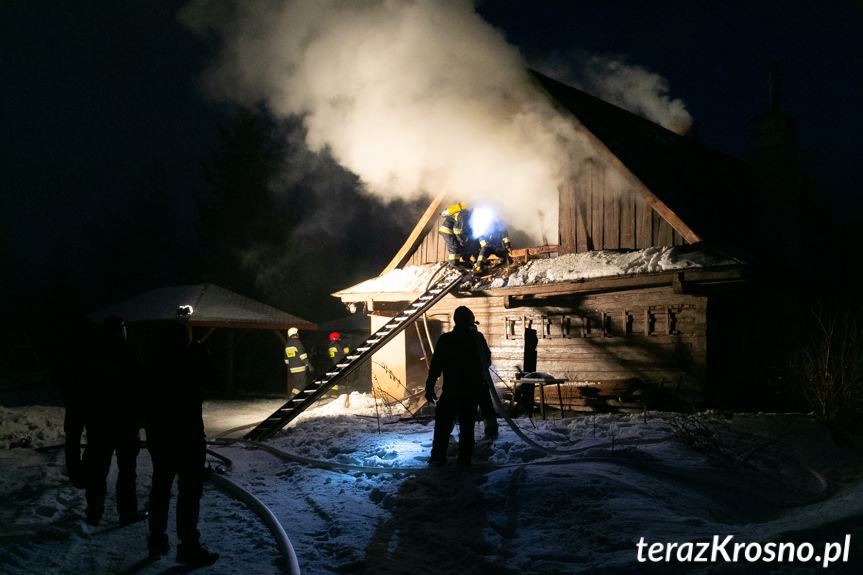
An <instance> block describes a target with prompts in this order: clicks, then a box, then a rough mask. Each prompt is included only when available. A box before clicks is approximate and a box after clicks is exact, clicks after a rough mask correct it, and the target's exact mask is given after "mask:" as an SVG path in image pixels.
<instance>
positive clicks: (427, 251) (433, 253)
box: [405, 216, 447, 266]
mask: <svg viewBox="0 0 863 575" xmlns="http://www.w3.org/2000/svg"><path fill="white" fill-rule="evenodd" d="M440 222H441V217H440V216H436V220H435V222H434V225H433V226H431V228H430V229H429V232H428V234H427V235H426V237H425V239H423V241H422V243H421V244H420V245H419V247H417V249H416V251H415V252H414V253H413V254H412V255H411V257H410V258H409V259H408V261H407V263H406V264H405V265H407V266H416V265H422V264H431V263H436V262H444V261H446V260H447V251H446V244H445V243H444V241H443V238H441V235H440V234H439V233H438V231H437V230H438V227H439V226H440Z"/></svg>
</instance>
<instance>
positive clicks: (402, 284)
mask: <svg viewBox="0 0 863 575" xmlns="http://www.w3.org/2000/svg"><path fill="white" fill-rule="evenodd" d="M440 269H441V265H440V264H430V265H421V266H408V267H406V268H403V269H394V270H392V271H389V272H387V273H385V274H383V275H381V276H378V277H376V278H372V279H369V280H366V281H364V282H363V283H360V284H357V285H355V286H353V287H350V288H347V289H344V290H341V291H340V292H338V293H339V294H355V293H423V292H424V291H426V289H428V287H429V284H430V282H431V281H432V280H433V279H434V277H435V274H436V273H437V272H438V271H439V270H440Z"/></svg>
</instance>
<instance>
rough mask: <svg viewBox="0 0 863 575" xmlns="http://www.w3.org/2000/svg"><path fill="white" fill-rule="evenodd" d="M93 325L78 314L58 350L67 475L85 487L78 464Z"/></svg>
mask: <svg viewBox="0 0 863 575" xmlns="http://www.w3.org/2000/svg"><path fill="white" fill-rule="evenodd" d="M95 335H96V326H95V325H94V324H93V323H92V322H91V321H90V320H88V319H87V318H85V317H81V318H78V319H76V320H75V321H73V322H72V325H71V332H70V334H69V336H68V337H67V338H66V342H65V344H64V345H63V346H62V350H61V352H60V356H61V365H60V366H59V368H58V372H59V373H60V394H61V396H62V397H63V406H64V407H65V408H66V413H65V417H64V419H63V432H64V433H65V435H66V449H65V451H66V474H67V475H68V476H69V480H70V481H71V482H72V484H73V485H74V486H75V487H77V488H79V489H83V488H84V487H86V480H85V477H84V470H83V466H82V464H81V437H82V435H83V434H84V417H85V405H86V390H87V381H88V377H89V373H88V370H89V369H90V366H91V364H92V361H93V346H94V338H95Z"/></svg>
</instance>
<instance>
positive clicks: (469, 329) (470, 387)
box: [425, 306, 491, 467]
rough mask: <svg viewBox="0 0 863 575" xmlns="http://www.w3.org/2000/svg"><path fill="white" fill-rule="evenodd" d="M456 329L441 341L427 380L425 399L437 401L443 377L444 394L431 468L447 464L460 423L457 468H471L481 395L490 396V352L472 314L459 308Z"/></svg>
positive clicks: (441, 401)
mask: <svg viewBox="0 0 863 575" xmlns="http://www.w3.org/2000/svg"><path fill="white" fill-rule="evenodd" d="M453 321H454V323H455V327H454V328H453V330H452V331H450V332H448V333H445V334H442V335H441V336H440V338H438V341H437V345H436V346H435V351H434V355H433V356H432V360H431V366H430V367H429V374H428V378H427V379H426V391H425V397H426V399H427V400H428V401H429V402H435V401H437V395H436V394H435V391H434V387H435V383H436V382H437V379H438V377H440V375H441V373H443V390H442V391H441V397H440V401H438V402H437V407H436V408H435V428H434V440H433V441H432V450H431V457H430V458H429V463H430V464H432V465H444V464H446V451H447V447H448V445H449V436H450V432H451V431H452V428H453V423H454V422H455V421H456V420H458V424H459V441H458V465H459V467H470V463H471V456H472V455H473V447H474V437H473V426H474V422H475V421H476V411H477V405H478V403H479V398H480V395H481V394H483V393H485V394H488V393H489V391H488V388H487V386H486V377H487V376H486V374H485V372H487V371H488V366H489V365H491V350H489V348H488V344H487V343H486V341H485V337H483V335H482V334H481V333H480V332H479V331H478V330H477V329H476V323H477V322H476V319H475V318H474V315H473V312H472V311H470V309H468V308H467V307H465V306H460V307H458V308H457V309H456V310H455V313H453Z"/></svg>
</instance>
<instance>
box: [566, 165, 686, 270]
mask: <svg viewBox="0 0 863 575" xmlns="http://www.w3.org/2000/svg"><path fill="white" fill-rule="evenodd" d="M558 234H559V248H558V253H559V254H560V255H564V254H571V253H583V252H589V251H595V250H616V249H645V248H650V247H658V246H676V245H683V244H684V243H685V241H684V239H683V237H682V236H681V235H680V234H679V233H677V232H676V231H675V230H674V228H672V227H671V226H670V225H669V224H668V222H666V221H665V220H664V219H663V218H662V217H661V216H660V215H659V214H658V213H657V212H656V211H655V210H654V209H653V208H651V207H650V205H648V203H647V201H645V200H644V199H643V198H642V197H641V195H639V194H638V193H637V192H636V191H635V189H634V188H633V187H632V186H630V185H629V184H628V183H626V182H625V181H624V180H623V179H622V178H621V177H619V176H617V174H616V173H614V172H612V171H611V170H610V169H609V168H608V166H607V165H605V164H604V163H603V162H602V161H601V160H591V161H587V162H585V163H584V164H583V166H582V167H581V169H580V170H579V171H578V174H577V175H573V176H572V177H570V178H569V179H568V180H567V181H565V182H564V183H563V184H562V185H561V186H560V189H559V216H558Z"/></svg>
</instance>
